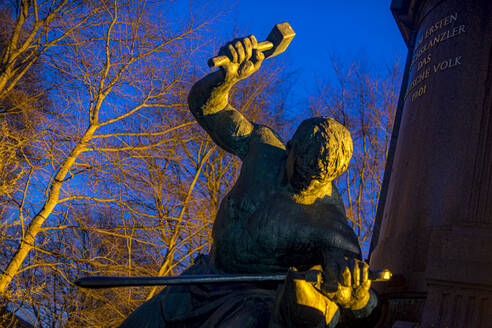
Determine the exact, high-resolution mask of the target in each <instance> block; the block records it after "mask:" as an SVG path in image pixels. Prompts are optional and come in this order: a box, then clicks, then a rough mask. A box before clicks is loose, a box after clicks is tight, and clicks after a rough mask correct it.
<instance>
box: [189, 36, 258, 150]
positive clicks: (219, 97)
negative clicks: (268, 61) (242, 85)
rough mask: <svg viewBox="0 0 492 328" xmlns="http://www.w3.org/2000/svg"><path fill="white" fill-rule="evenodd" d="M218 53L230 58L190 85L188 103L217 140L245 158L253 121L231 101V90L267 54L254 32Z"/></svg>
mask: <svg viewBox="0 0 492 328" xmlns="http://www.w3.org/2000/svg"><path fill="white" fill-rule="evenodd" d="M219 55H222V56H227V57H228V58H229V61H226V62H225V63H224V64H223V65H222V66H221V69H220V70H218V71H216V72H213V73H211V74H209V75H207V76H205V77H204V78H203V79H201V80H200V81H198V82H197V83H196V84H195V85H194V86H193V87H192V88H191V91H190V94H189V96H188V104H189V108H190V110H191V112H192V113H193V115H194V116H195V118H196V120H197V121H198V123H199V124H200V125H201V126H202V127H203V128H204V129H205V131H207V133H208V134H209V135H210V136H211V137H212V139H213V140H214V142H215V143H216V144H217V145H219V146H220V147H222V148H223V149H225V150H226V151H228V152H230V153H232V154H235V155H237V156H239V158H241V159H243V158H244V157H245V156H246V154H247V152H248V144H249V137H250V135H251V132H252V131H253V127H254V125H253V123H251V122H250V121H248V119H247V118H246V117H244V116H243V115H242V114H241V113H240V112H239V111H237V110H236V109H235V108H233V107H232V106H231V105H230V104H229V91H230V90H231V88H232V87H233V86H234V84H236V83H237V82H239V81H240V80H242V79H245V78H247V77H248V76H250V75H251V74H253V73H254V72H256V71H257V70H258V69H259V68H260V65H261V62H262V61H263V58H264V55H263V53H262V52H261V51H259V50H258V49H257V41H256V38H255V37H254V36H253V35H251V36H249V37H246V38H243V39H238V40H234V41H232V42H229V43H228V44H226V45H225V46H223V47H222V48H221V49H220V51H219Z"/></svg>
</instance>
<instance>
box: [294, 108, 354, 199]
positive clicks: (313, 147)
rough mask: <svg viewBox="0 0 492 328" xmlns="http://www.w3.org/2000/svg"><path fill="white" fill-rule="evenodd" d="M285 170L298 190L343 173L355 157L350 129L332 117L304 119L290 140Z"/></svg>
mask: <svg viewBox="0 0 492 328" xmlns="http://www.w3.org/2000/svg"><path fill="white" fill-rule="evenodd" d="M287 151H288V157H287V163H286V172H287V178H288V180H289V183H290V185H291V186H292V188H293V189H294V190H295V191H296V192H301V191H305V190H310V189H313V188H317V187H318V186H319V187H321V186H322V185H325V184H326V183H328V182H331V181H332V180H333V179H335V178H336V177H338V176H339V175H340V174H342V173H343V172H344V171H345V170H346V169H347V167H348V164H349V161H350V158H351V157H352V151H353V146H352V138H351V137H350V132H349V131H348V130H347V129H346V128H345V127H344V126H343V125H342V124H340V123H338V122H337V121H335V120H334V119H332V118H330V117H313V118H310V119H307V120H305V121H303V122H302V123H301V124H300V125H299V127H298V128H297V130H296V132H295V133H294V136H293V137H292V139H291V140H290V141H289V142H288V144H287Z"/></svg>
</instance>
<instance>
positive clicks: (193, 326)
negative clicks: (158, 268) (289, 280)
mask: <svg viewBox="0 0 492 328" xmlns="http://www.w3.org/2000/svg"><path fill="white" fill-rule="evenodd" d="M220 273H221V272H220V271H219V270H218V269H217V268H215V267H214V266H213V265H212V264H211V263H210V261H209V257H208V256H204V255H201V256H199V257H198V258H197V259H196V263H195V264H194V265H193V266H191V267H190V268H189V269H187V270H186V271H184V272H183V274H186V275H206V274H220ZM276 294H277V284H271V283H227V284H209V285H206V284H203V285H188V286H173V287H167V288H165V289H163V290H162V291H161V292H160V293H159V294H157V295H155V296H154V297H153V298H152V299H150V300H149V301H147V302H145V303H144V304H143V305H141V306H140V307H139V308H138V309H137V310H136V311H135V312H133V313H132V314H131V315H130V316H129V317H128V318H127V319H126V320H125V321H124V322H123V324H122V325H121V326H120V328H137V327H138V328H163V327H165V328H171V327H172V328H174V327H176V328H178V327H179V328H209V327H210V328H212V327H217V328H220V327H224V328H225V327H244V328H249V327H251V328H253V327H255V328H256V327H257V328H260V327H268V323H269V321H270V317H271V313H272V310H273V306H274V304H275V297H276Z"/></svg>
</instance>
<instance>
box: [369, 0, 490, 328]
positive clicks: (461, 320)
mask: <svg viewBox="0 0 492 328" xmlns="http://www.w3.org/2000/svg"><path fill="white" fill-rule="evenodd" d="M392 10H393V13H394V14H395V17H396V20H397V23H398V25H399V27H400V30H401V31H402V35H403V36H404V38H405V39H406V41H407V44H408V42H414V51H413V56H412V57H411V65H410V71H409V80H408V86H407V90H406V93H405V95H404V97H405V100H404V105H403V111H402V116H401V121H400V130H399V134H398V139H397V144H396V151H395V155H394V161H393V166H392V171H391V172H386V173H385V174H390V180H389V185H388V190H387V194H386V202H385V204H384V211H383V216H382V221H381V230H380V233H379V236H378V237H379V238H378V244H377V246H376V247H375V249H374V250H373V252H372V256H371V266H372V267H377V268H380V267H381V268H383V267H387V268H389V269H390V270H392V271H393V273H394V274H396V275H397V276H398V275H401V276H400V277H401V278H400V279H396V281H395V282H394V283H392V284H391V283H389V284H380V285H379V286H376V288H377V289H378V290H379V292H380V293H381V294H383V296H384V294H385V295H386V296H387V297H390V298H392V297H393V302H392V305H391V306H390V313H389V316H388V317H391V321H392V322H394V321H395V320H401V321H412V322H420V324H421V327H492V1H490V0H393V3H392ZM410 46H411V45H410ZM419 295H420V296H423V297H420V296H419ZM391 324H392V323H390V324H389V326H390V327H391Z"/></svg>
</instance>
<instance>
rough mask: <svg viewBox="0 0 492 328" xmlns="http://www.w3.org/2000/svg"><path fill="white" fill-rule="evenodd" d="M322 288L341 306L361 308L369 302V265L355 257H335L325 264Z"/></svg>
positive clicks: (352, 308) (324, 292) (354, 308)
mask: <svg viewBox="0 0 492 328" xmlns="http://www.w3.org/2000/svg"><path fill="white" fill-rule="evenodd" d="M323 280H324V281H323V283H322V285H321V290H322V292H323V294H325V295H326V296H327V297H328V298H330V299H331V300H333V301H334V302H335V303H337V304H338V305H339V306H341V307H343V308H348V309H351V310H360V309H362V308H364V307H365V306H366V305H367V303H368V302H369V298H370V292H369V289H370V287H371V280H369V265H368V264H367V263H365V262H363V261H359V260H356V259H353V258H333V259H329V260H328V261H326V263H325V265H324V266H323Z"/></svg>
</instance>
